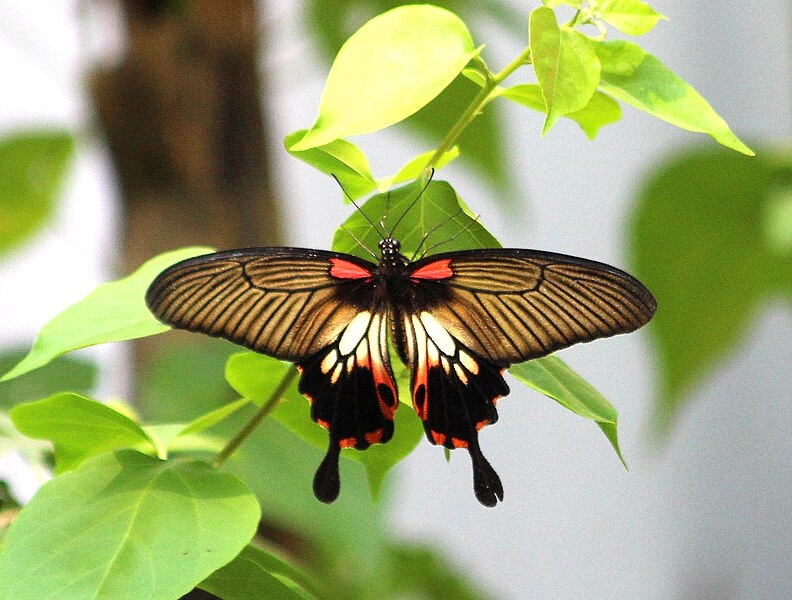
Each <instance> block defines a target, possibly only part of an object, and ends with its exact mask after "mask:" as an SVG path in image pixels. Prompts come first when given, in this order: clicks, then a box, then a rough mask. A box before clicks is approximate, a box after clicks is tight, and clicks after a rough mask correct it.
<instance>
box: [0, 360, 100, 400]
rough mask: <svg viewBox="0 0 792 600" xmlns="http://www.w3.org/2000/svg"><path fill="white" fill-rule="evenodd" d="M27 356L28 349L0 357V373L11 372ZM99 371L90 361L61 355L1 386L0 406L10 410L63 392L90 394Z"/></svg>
mask: <svg viewBox="0 0 792 600" xmlns="http://www.w3.org/2000/svg"><path fill="white" fill-rule="evenodd" d="M25 354H27V350H12V351H10V352H8V353H5V354H2V355H0V373H5V372H6V371H8V370H10V369H11V368H12V367H13V366H14V365H15V364H17V363H18V362H19V361H20V360H22V359H23V358H24V356H25ZM96 371H97V369H96V366H95V365H94V364H93V363H91V362H89V361H87V360H83V359H80V358H76V357H73V356H61V357H60V358H57V359H55V360H53V361H52V362H51V363H49V364H48V365H47V366H46V367H43V368H41V369H38V370H37V371H34V372H33V373H28V374H27V375H23V376H22V377H18V378H16V379H12V380H10V381H4V382H2V383H0V406H3V407H8V408H10V407H12V406H14V405H15V404H20V403H22V402H30V401H32V400H38V399H40V398H45V397H46V396H51V395H52V394H54V393H55V392H59V391H62V390H70V391H72V392H81V393H86V394H87V393H88V392H89V391H90V390H92V389H93V387H94V385H95V380H96Z"/></svg>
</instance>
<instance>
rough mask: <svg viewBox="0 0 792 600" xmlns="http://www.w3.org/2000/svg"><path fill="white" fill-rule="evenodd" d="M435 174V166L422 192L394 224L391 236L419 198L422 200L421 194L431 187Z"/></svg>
mask: <svg viewBox="0 0 792 600" xmlns="http://www.w3.org/2000/svg"><path fill="white" fill-rule="evenodd" d="M434 174H435V170H434V168H433V169H432V172H431V173H430V174H429V179H427V180H426V185H424V186H423V187H422V188H421V191H420V192H418V195H417V196H415V200H413V201H412V202H411V203H410V206H408V207H407V210H405V211H404V212H403V213H402V214H401V216H400V217H399V219H398V220H397V221H396V224H395V225H394V226H393V229H391V231H390V236H391V237H393V235H394V234H395V233H396V228H397V227H398V226H399V223H401V222H402V219H403V218H404V217H405V216H406V215H407V213H408V212H410V211H411V210H412V208H413V206H415V205H416V204H417V203H418V200H420V199H421V196H423V194H424V192H425V191H426V188H428V187H429V184H430V183H432V179H433V178H434Z"/></svg>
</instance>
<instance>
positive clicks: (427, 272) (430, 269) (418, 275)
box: [410, 258, 454, 279]
mask: <svg viewBox="0 0 792 600" xmlns="http://www.w3.org/2000/svg"><path fill="white" fill-rule="evenodd" d="M453 275H454V271H453V270H452V269H451V259H450V258H446V259H443V260H437V261H435V262H431V263H429V264H428V265H425V266H423V267H421V268H420V269H418V270H417V271H413V272H412V273H411V274H410V279H448V278H449V277H453Z"/></svg>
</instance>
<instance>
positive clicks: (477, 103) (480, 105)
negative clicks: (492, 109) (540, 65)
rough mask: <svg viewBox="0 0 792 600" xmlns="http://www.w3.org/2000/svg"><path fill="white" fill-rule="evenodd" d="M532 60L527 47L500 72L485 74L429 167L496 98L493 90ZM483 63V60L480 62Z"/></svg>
mask: <svg viewBox="0 0 792 600" xmlns="http://www.w3.org/2000/svg"><path fill="white" fill-rule="evenodd" d="M530 62H531V49H530V47H529V48H525V50H523V51H522V52H521V53H520V54H519V55H518V56H517V58H515V59H514V60H513V61H512V62H510V63H509V64H508V65H506V67H505V68H503V69H502V70H501V71H500V72H498V73H495V74H492V73H489V72H487V73H486V75H485V79H486V81H485V83H484V85H483V86H482V88H481V90H480V91H479V93H478V94H476V97H475V98H473V100H472V101H471V102H470V104H469V105H468V107H467V108H466V109H465V112H463V113H462V115H461V116H460V117H459V119H458V120H457V122H456V123H454V125H453V127H451V129H450V130H449V131H448V135H446V137H445V138H444V139H443V141H442V142H440V145H439V146H438V147H437V150H435V153H434V154H433V155H432V158H431V159H429V162H428V163H427V165H426V166H427V167H435V166H437V163H438V162H439V161H440V159H441V158H442V157H443V155H444V154H445V153H446V152H448V151H449V150H450V149H451V148H452V147H453V146H454V144H455V143H456V141H457V139H459V136H460V135H461V134H462V132H463V131H464V130H465V128H466V127H467V126H468V125H470V124H471V123H472V122H473V120H474V119H475V118H476V117H477V116H478V115H479V114H480V113H481V111H482V110H483V109H484V107H485V106H486V105H487V103H488V102H489V101H490V100H492V98H494V96H493V92H495V91H496V90H497V88H498V85H500V83H501V82H502V81H503V80H504V79H506V78H507V77H508V76H509V75H511V74H512V73H513V72H514V71H516V70H517V69H518V68H520V67H521V66H523V65H527V64H530ZM480 64H483V62H480Z"/></svg>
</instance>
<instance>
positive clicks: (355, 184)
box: [284, 129, 377, 200]
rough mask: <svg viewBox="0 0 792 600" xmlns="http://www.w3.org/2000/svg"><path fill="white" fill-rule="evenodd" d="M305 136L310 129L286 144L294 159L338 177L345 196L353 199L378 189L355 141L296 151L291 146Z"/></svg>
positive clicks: (287, 138) (299, 133)
mask: <svg viewBox="0 0 792 600" xmlns="http://www.w3.org/2000/svg"><path fill="white" fill-rule="evenodd" d="M306 133H307V130H306V129H302V130H300V131H295V132H294V133H292V134H289V135H287V136H286V140H285V142H284V144H285V146H286V150H288V151H289V153H290V154H291V155H292V156H295V157H297V158H299V159H300V160H302V161H304V162H306V163H308V164H309V165H311V166H312V167H314V168H315V169H318V170H319V171H321V172H322V173H326V174H327V175H335V176H336V177H337V178H338V181H339V182H340V184H341V186H342V187H343V188H344V192H345V194H346V195H347V196H349V197H350V198H352V199H353V200H357V199H358V198H361V197H363V196H365V195H366V194H368V193H369V192H371V191H372V190H373V189H374V188H375V187H376V185H377V184H376V183H375V181H374V176H373V175H372V174H371V167H369V163H368V159H367V158H366V155H365V154H363V151H362V150H361V149H360V148H358V147H357V146H355V144H353V143H352V142H348V141H346V140H333V141H332V142H329V143H327V144H324V145H322V146H317V147H314V148H308V149H307V150H293V149H292V147H293V146H294V145H295V144H296V143H297V142H298V141H299V140H301V139H302V138H303V137H304V136H305V134H306Z"/></svg>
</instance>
